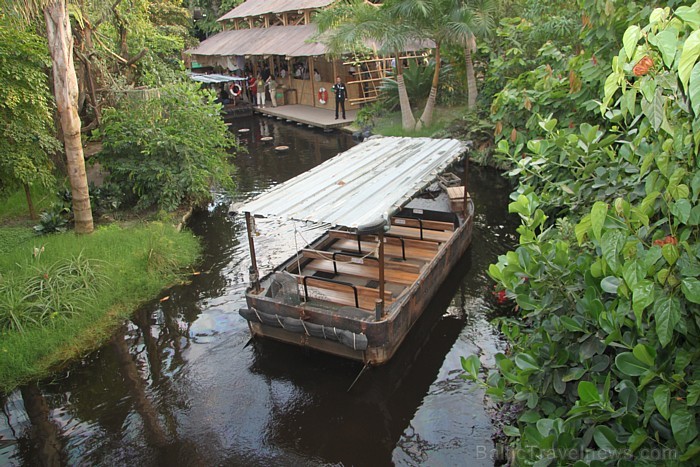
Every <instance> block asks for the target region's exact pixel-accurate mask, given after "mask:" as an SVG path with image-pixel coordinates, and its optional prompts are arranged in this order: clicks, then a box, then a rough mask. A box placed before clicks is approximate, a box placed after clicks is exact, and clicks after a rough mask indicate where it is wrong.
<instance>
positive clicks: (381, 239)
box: [376, 228, 384, 321]
mask: <svg viewBox="0 0 700 467" xmlns="http://www.w3.org/2000/svg"><path fill="white" fill-rule="evenodd" d="M379 301H380V303H378V304H377V308H379V309H378V310H376V315H377V321H379V320H380V319H381V316H382V315H383V314H384V228H382V229H381V230H380V231H379Z"/></svg>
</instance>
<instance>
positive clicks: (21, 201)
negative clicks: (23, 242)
mask: <svg viewBox="0 0 700 467" xmlns="http://www.w3.org/2000/svg"><path fill="white" fill-rule="evenodd" d="M29 191H30V193H31V195H32V202H33V203H34V210H35V211H36V215H37V216H39V214H41V212H42V211H46V210H47V209H49V208H50V207H51V204H53V203H56V202H58V201H59V198H58V194H57V188H56V187H55V186H52V187H49V188H45V187H43V186H33V187H32V188H31V189H30V190H29ZM6 222H29V223H32V222H33V223H36V221H32V220H31V219H30V218H29V207H27V198H26V196H25V194H24V189H20V190H18V191H16V192H14V193H12V194H11V195H9V196H8V197H7V198H5V199H3V200H2V202H0V223H6ZM32 225H33V224H32Z"/></svg>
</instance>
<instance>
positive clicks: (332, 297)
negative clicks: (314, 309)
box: [294, 274, 394, 311]
mask: <svg viewBox="0 0 700 467" xmlns="http://www.w3.org/2000/svg"><path fill="white" fill-rule="evenodd" d="M294 277H296V279H297V282H298V283H299V284H300V285H304V281H306V286H307V288H308V289H312V288H313V289H322V291H321V292H320V293H321V294H322V297H319V296H318V295H312V294H309V297H310V298H312V299H316V300H325V301H329V302H333V303H337V304H340V305H348V306H358V307H359V308H361V309H364V310H370V311H373V310H374V307H375V303H376V301H377V300H378V299H379V290H377V289H372V288H369V287H363V286H360V285H351V284H349V283H340V282H339V281H329V280H324V279H320V278H318V277H313V276H299V275H296V274H295V275H294ZM355 291H356V292H357V304H356V303H355ZM393 301H394V300H393V296H392V293H391V292H390V291H384V304H385V306H386V305H388V304H390V303H392V302H393Z"/></svg>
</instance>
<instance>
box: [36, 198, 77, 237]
mask: <svg viewBox="0 0 700 467" xmlns="http://www.w3.org/2000/svg"><path fill="white" fill-rule="evenodd" d="M69 220H70V209H68V208H67V207H66V206H65V205H63V204H60V203H55V204H54V205H52V206H51V209H49V210H48V211H44V212H42V213H41V216H39V224H37V225H35V226H34V231H35V232H36V233H38V234H41V235H45V234H51V233H60V232H65V231H66V230H68V222H69Z"/></svg>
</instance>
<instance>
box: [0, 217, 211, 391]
mask: <svg viewBox="0 0 700 467" xmlns="http://www.w3.org/2000/svg"><path fill="white" fill-rule="evenodd" d="M27 230H29V229H27ZM22 236H23V234H22V233H20V232H19V230H18V229H16V228H7V227H3V228H0V242H1V241H2V239H3V238H11V239H15V244H14V246H13V247H12V248H11V249H9V251H6V252H4V254H2V255H0V271H2V276H1V277H0V286H3V287H5V288H7V287H9V286H10V285H8V284H9V283H10V282H11V285H14V286H15V288H14V289H13V290H23V287H30V286H31V285H32V284H35V283H36V280H37V278H39V279H45V280H47V281H48V280H50V279H51V278H52V276H53V275H55V274H57V271H64V272H65V271H66V270H70V271H73V272H69V274H73V275H76V276H77V277H78V279H79V280H84V279H87V280H88V281H89V285H88V286H87V287H88V289H89V288H90V287H94V289H95V292H96V293H84V292H85V291H84V290H83V289H81V288H79V287H78V288H76V287H75V284H73V285H70V286H69V287H57V288H56V291H55V292H54V293H53V295H51V297H50V299H51V300H56V303H57V305H55V307H54V310H69V311H70V313H64V314H62V315H60V314H58V313H52V314H50V316H48V317H46V316H44V317H43V318H42V321H41V322H42V323H43V324H32V323H30V324H29V325H27V326H25V327H24V331H23V332H21V331H18V330H16V329H13V330H10V329H8V327H6V328H5V329H3V330H2V331H0V391H3V392H9V391H10V390H12V389H13V388H15V387H16V386H17V385H19V384H22V383H24V382H26V381H29V380H31V379H36V378H39V377H42V376H46V375H47V374H48V373H49V372H50V371H52V370H55V369H56V368H57V367H59V366H60V365H61V364H63V363H65V362H67V361H69V360H71V359H74V358H76V357H79V356H81V355H84V354H85V353H87V352H89V351H91V350H93V349H95V348H96V347H98V346H99V345H101V344H102V343H103V342H104V341H105V340H107V339H108V338H109V337H110V336H111V334H112V332H113V331H114V329H115V327H117V326H118V325H119V324H120V323H122V322H123V320H124V319H125V318H127V317H129V316H130V315H131V314H132V313H133V311H134V310H135V309H136V307H137V306H138V305H139V304H140V303H143V302H144V301H146V300H149V299H152V298H153V297H155V296H157V294H158V293H159V292H160V291H161V290H162V289H163V288H164V287H167V286H168V285H171V284H174V283H176V282H177V281H179V280H182V275H181V273H180V271H181V270H182V268H183V267H185V266H188V265H191V264H192V263H193V262H194V261H195V260H196V258H197V256H198V254H199V242H198V241H197V239H196V237H194V235H192V234H191V233H190V232H187V231H183V232H177V231H176V229H175V228H174V227H172V226H171V225H169V224H163V223H158V222H151V223H147V224H138V225H134V226H131V227H129V228H124V227H121V226H119V225H117V224H112V225H109V226H104V227H100V228H98V229H97V230H96V231H95V232H94V233H92V234H91V235H83V236H77V235H75V234H74V233H73V232H68V233H65V234H53V235H46V236H41V237H38V236H31V237H24V238H22ZM0 244H1V243H0ZM42 248H43V252H42V251H41V249H42ZM76 269H80V270H81V271H82V272H75V270H76ZM32 281H34V282H32ZM0 288H2V287H0ZM42 290H43V289H42ZM42 293H43V292H42ZM8 295H9V294H7V293H3V296H2V297H0V314H2V313H7V312H8V310H9V309H10V305H11V304H9V303H8V302H9V301H10V300H9V298H8ZM20 298H22V297H20ZM16 302H17V301H16V300H15V305H17V303H16ZM42 303H44V302H42ZM54 315H55V316H54Z"/></svg>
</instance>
